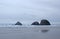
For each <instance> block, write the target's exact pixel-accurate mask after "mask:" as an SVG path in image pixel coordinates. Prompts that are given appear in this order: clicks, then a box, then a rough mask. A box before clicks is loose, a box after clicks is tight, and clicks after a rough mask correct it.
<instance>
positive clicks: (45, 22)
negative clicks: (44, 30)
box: [40, 19, 51, 25]
mask: <svg viewBox="0 0 60 39" xmlns="http://www.w3.org/2000/svg"><path fill="white" fill-rule="evenodd" d="M40 25H51V24H50V22H49V21H48V20H46V19H43V20H41V22H40Z"/></svg>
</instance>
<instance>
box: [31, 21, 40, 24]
mask: <svg viewBox="0 0 60 39" xmlns="http://www.w3.org/2000/svg"><path fill="white" fill-rule="evenodd" d="M31 25H39V22H37V21H35V22H33V23H32V24H31Z"/></svg>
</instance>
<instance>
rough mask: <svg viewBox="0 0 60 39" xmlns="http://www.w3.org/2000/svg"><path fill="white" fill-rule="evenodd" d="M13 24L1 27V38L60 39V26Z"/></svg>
mask: <svg viewBox="0 0 60 39" xmlns="http://www.w3.org/2000/svg"><path fill="white" fill-rule="evenodd" d="M0 26H1V25H0ZM4 26H5V25H4ZM12 26H13V25H10V26H8V27H6V26H5V27H0V39H60V26H23V25H22V26H16V27H15V25H14V26H13V27H12Z"/></svg>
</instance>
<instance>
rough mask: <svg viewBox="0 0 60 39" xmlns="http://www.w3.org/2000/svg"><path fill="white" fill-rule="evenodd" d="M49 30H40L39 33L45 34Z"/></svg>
mask: <svg viewBox="0 0 60 39" xmlns="http://www.w3.org/2000/svg"><path fill="white" fill-rule="evenodd" d="M48 31H49V30H41V32H43V33H46V32H48Z"/></svg>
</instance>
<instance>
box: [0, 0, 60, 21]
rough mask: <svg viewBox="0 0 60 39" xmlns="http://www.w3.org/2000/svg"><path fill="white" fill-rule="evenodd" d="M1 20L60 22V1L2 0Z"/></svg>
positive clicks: (0, 0)
mask: <svg viewBox="0 0 60 39" xmlns="http://www.w3.org/2000/svg"><path fill="white" fill-rule="evenodd" d="M0 19H18V20H41V19H48V20H50V21H57V22H58V21H60V0H0Z"/></svg>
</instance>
